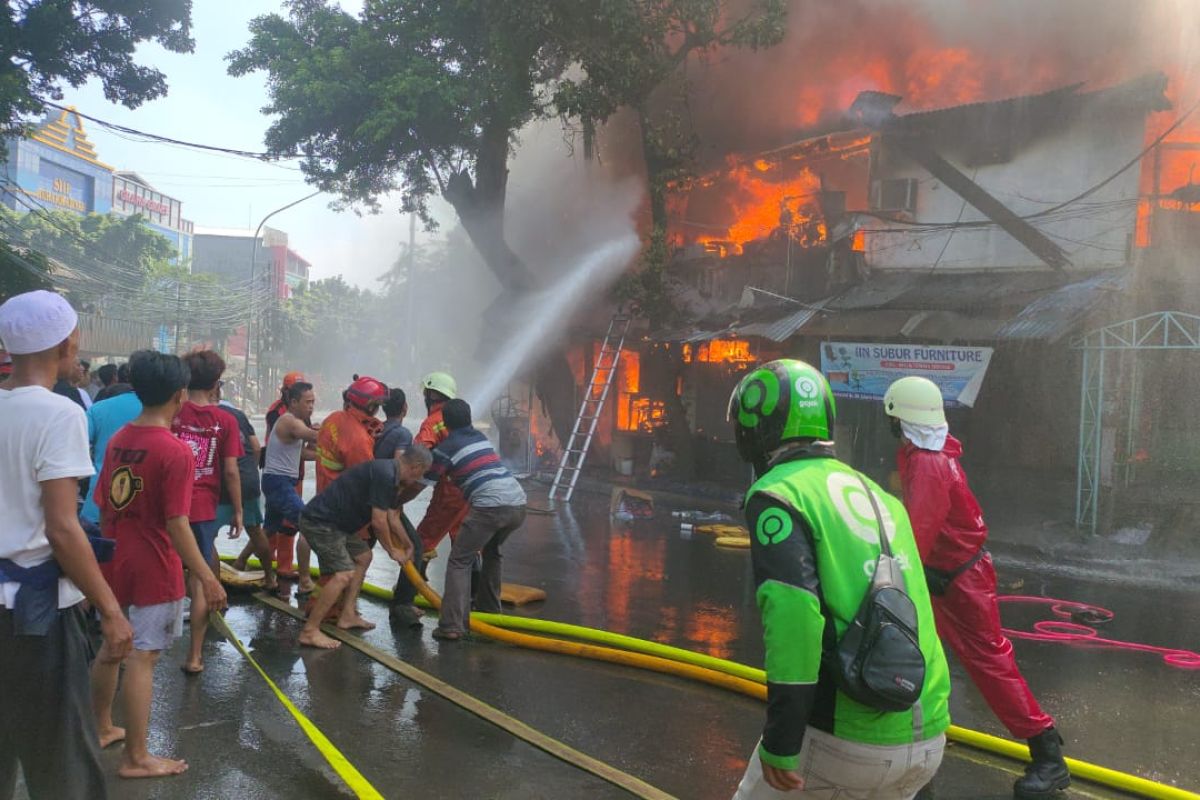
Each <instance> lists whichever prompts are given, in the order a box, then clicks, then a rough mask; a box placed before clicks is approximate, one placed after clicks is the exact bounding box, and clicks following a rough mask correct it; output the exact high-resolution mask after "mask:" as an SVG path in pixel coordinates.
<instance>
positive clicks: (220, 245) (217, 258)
mask: <svg viewBox="0 0 1200 800" xmlns="http://www.w3.org/2000/svg"><path fill="white" fill-rule="evenodd" d="M252 263H253V267H251V264H252ZM311 266H312V265H311V264H310V263H309V262H308V261H307V260H306V259H304V258H303V257H302V256H301V255H300V254H298V253H297V252H296V251H294V250H292V249H291V248H290V247H288V235H287V234H286V233H284V232H283V231H280V230H276V229H274V228H269V227H266V226H264V227H263V229H262V230H261V231H260V232H259V233H258V237H257V239H256V238H255V235H254V231H252V230H243V229H241V228H204V227H200V228H197V229H196V231H195V244H194V253H193V260H192V270H193V272H197V273H201V274H208V275H216V276H217V277H219V278H220V279H221V280H222V282H223V283H226V284H231V285H236V284H242V285H245V284H247V283H248V282H249V281H251V280H253V281H254V283H255V284H256V285H257V286H260V287H262V288H265V289H268V290H269V291H270V293H271V296H272V297H275V298H278V299H280V300H286V299H287V298H289V297H291V296H292V294H293V293H294V292H295V291H296V290H297V289H300V288H305V287H307V286H308V274H309V268H310V267H311ZM251 273H253V274H251Z"/></svg>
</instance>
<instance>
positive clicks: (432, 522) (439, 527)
mask: <svg viewBox="0 0 1200 800" xmlns="http://www.w3.org/2000/svg"><path fill="white" fill-rule="evenodd" d="M421 393H422V395H423V396H424V398H425V410H426V415H425V421H424V422H422V423H421V428H420V430H418V431H417V435H416V436H414V437H413V442H414V443H416V444H419V445H423V446H424V447H427V448H429V449H430V450H432V449H433V448H434V447H437V446H438V445H439V444H441V443H442V441H444V440H445V439H446V437H447V436H449V435H450V431H449V430H448V429H447V428H446V423H445V422H443V421H442V406H444V405H445V404H446V403H447V402H449V401H450V400H454V399H456V398H457V397H458V384H457V383H456V382H455V380H454V378H452V377H451V376H450V375H448V374H446V373H445V372H431V373H429V374H428V375H426V376H425V377H424V378H422V379H421ZM420 490H421V489H420V487H419V486H418V487H415V488H413V489H410V490H409V491H408V492H405V493H404V494H402V495H401V500H402V501H403V502H408V501H409V500H412V499H413V498H414V497H416V496H417V495H418V494H420ZM469 510H470V507H469V506H468V505H467V501H466V498H465V497H464V496H463V493H462V490H461V489H459V488H458V487H457V486H455V485H454V483H453V482H451V481H450V479H449V476H446V475H443V476H442V478H441V480H439V481H438V482H437V484H435V485H434V488H433V497H432V498H430V500H429V508H428V509H426V511H425V518H424V519H422V520H421V524H420V525H418V526H417V535H418V536H419V537H420V539H421V550H422V557H421V558H420V559H418V560H415V563H416V564H417V565H418V567H417V568H418V569H420V570H421V574H422V575H424V574H425V567H426V566H427V565H428V563H429V559H431V558H433V556H434V551H435V550H436V549H437V546H438V543H439V542H441V541H442V539H444V538H445V537H446V535H447V534H449V535H450V538H451V539H453V538H454V537H455V536H457V535H458V529H459V528H460V527H461V526H462V523H463V520H464V519H465V518H466V516H467V512H468V511H469ZM477 579H478V573H477V572H476V571H472V573H471V580H472V589H474V582H475V581H476V580H477ZM416 593H417V590H416V589H415V588H414V587H413V585H412V584H411V583H410V582H409V580H408V578H407V577H405V575H404V572H403V571H401V573H400V575H399V576H397V578H396V585H395V586H394V587H393V588H392V607H391V611H390V613H389V617H390V620H391V622H392V624H393V625H397V626H400V627H412V628H419V627H420V626H421V613H420V610H419V609H417V608H416V607H415V606H413V605H412V601H413V600H414V599H415V598H416Z"/></svg>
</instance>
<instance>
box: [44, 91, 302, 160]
mask: <svg viewBox="0 0 1200 800" xmlns="http://www.w3.org/2000/svg"><path fill="white" fill-rule="evenodd" d="M42 102H43V103H45V104H46V105H48V106H51V107H52V108H57V109H58V110H60V111H69V112H71V113H72V114H78V115H79V116H80V117H83V118H84V119H86V120H87V121H88V122H94V123H95V124H97V125H99V126H100V127H102V128H106V129H108V130H110V131H114V132H117V133H124V134H127V135H129V136H139V137H142V138H143V139H146V140H150V141H156V142H162V143H164V144H172V145H177V146H179V147H190V148H192V149H194V150H206V151H209V152H213V153H225V154H227V155H232V156H239V157H241V158H252V159H254V160H255V161H278V160H279V159H286V158H301V156H300V155H299V154H291V153H278V154H277V153H265V152H255V151H252V150H239V149H237V148H233V147H220V146H217V145H211V144H201V143H199V142H189V141H185V140H183V139H175V138H172V137H170V136H162V135H161V134H157V133H149V132H147V131H141V130H138V129H137V128H130V127H128V126H127V125H118V124H117V123H115V122H108V121H106V120H102V119H100V118H98V117H93V116H91V115H89V114H85V113H83V112H82V111H79V110H77V109H74V108H68V107H67V106H63V105H59V104H58V103H54V102H51V101H49V100H43V101H42Z"/></svg>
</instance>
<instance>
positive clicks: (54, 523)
mask: <svg viewBox="0 0 1200 800" xmlns="http://www.w3.org/2000/svg"><path fill="white" fill-rule="evenodd" d="M77 322H78V318H77V316H76V314H75V310H74V309H72V308H71V305H70V304H69V303H68V302H67V301H66V300H64V299H63V298H62V297H60V296H59V295H57V294H54V293H53V292H46V291H36V292H27V293H25V294H20V295H16V296H15V297H12V298H10V299H9V300H8V301H7V302H5V303H4V304H3V305H0V344H2V345H3V347H4V349H5V350H7V351H8V353H9V354H10V356H11V358H12V362H13V371H12V376H11V377H10V378H9V379H8V380H7V381H5V382H4V384H3V386H2V388H0V508H3V509H4V513H5V524H4V525H3V526H2V527H0V675H2V676H4V677H3V680H0V796H11V795H12V792H13V786H14V783H15V781H16V774H17V765H18V763H19V764H20V766H21V769H22V771H23V773H24V775H25V783H26V785H27V787H28V790H29V796H30V798H32V800H41V798H51V797H71V798H89V800H90V799H91V798H104V797H105V796H106V793H105V788H104V773H103V771H102V769H101V767H100V758H99V755H100V754H99V742H98V740H97V737H96V727H95V721H94V719H93V717H92V713H91V706H90V701H91V698H90V691H89V682H88V657H89V652H90V645H89V642H88V639H87V636H86V633H85V627H84V612H83V608H82V602H83V600H84V598H87V599H88V600H89V601H91V603H92V606H93V607H94V608H95V609H96V610H97V612H99V614H100V627H101V631H102V632H103V634H104V639H105V643H106V645H107V647H106V650H107V651H108V656H107V657H110V658H118V659H119V658H123V657H124V656H125V655H126V654H127V653H128V652H129V650H130V647H131V646H132V640H133V631H132V629H131V628H130V626H129V622H128V621H127V620H126V619H125V616H124V615H123V614H122V613H121V608H120V606H118V605H117V600H116V598H115V597H114V596H113V593H112V590H111V589H110V588H109V586H108V583H107V582H105V580H104V577H103V576H102V575H101V574H100V567H99V565H98V564H97V563H96V556H95V554H94V552H93V550H92V546H91V544H90V543H89V541H88V539H87V536H86V534H84V532H83V528H81V527H80V525H79V518H78V516H77V515H76V507H75V501H76V497H77V495H78V480H79V479H80V478H87V477H90V476H91V475H92V463H91V458H90V457H89V455H88V439H87V422H86V420H85V418H84V414H83V409H81V408H80V407H79V406H78V405H76V404H75V403H72V402H71V401H70V400H68V399H67V398H65V397H62V396H60V395H56V394H54V393H53V392H51V391H50V388H51V387H52V386H53V385H54V383H55V381H56V380H58V379H59V378H61V377H65V376H68V375H69V374H70V372H71V370H72V369H73V368H74V365H75V360H76V355H77V353H78V352H79V333H78V329H77Z"/></svg>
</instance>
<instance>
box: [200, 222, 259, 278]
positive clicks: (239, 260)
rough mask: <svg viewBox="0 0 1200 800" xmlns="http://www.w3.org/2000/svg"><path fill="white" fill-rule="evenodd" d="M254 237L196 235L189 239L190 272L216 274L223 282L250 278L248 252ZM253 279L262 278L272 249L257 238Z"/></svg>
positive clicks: (251, 247) (252, 244) (250, 249)
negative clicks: (254, 276)
mask: <svg viewBox="0 0 1200 800" xmlns="http://www.w3.org/2000/svg"><path fill="white" fill-rule="evenodd" d="M253 249H254V240H253V239H251V238H250V237H249V236H214V235H210V234H196V235H195V237H194V238H193V240H192V272H195V273H199V274H208V275H216V276H218V277H219V278H221V279H222V280H223V281H224V282H226V283H241V282H245V281H248V280H250V255H251V251H252V250H253ZM254 260H255V275H256V280H263V279H264V276H266V275H268V274H269V270H270V267H271V251H270V249H269V248H266V247H263V244H262V241H261V240H260V241H259V245H258V249H257V252H255V254H254Z"/></svg>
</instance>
